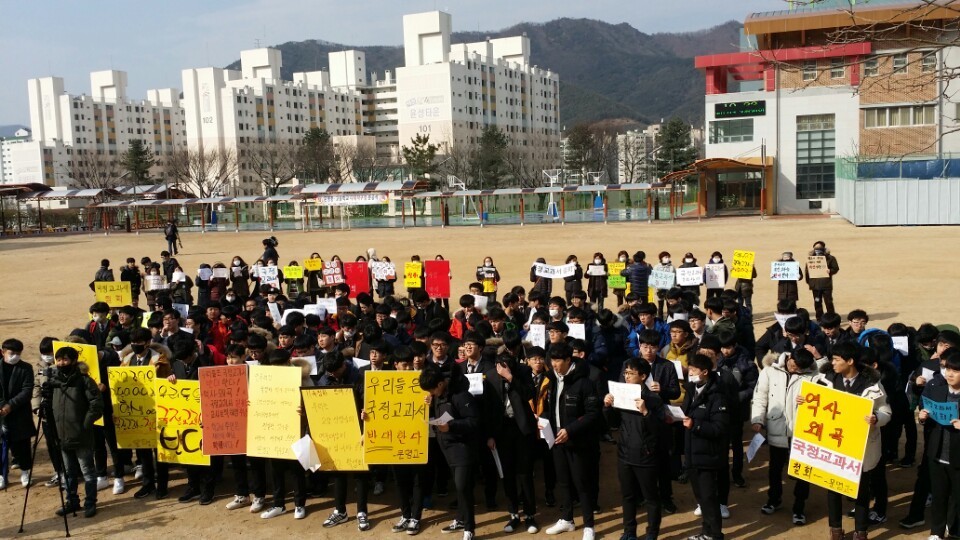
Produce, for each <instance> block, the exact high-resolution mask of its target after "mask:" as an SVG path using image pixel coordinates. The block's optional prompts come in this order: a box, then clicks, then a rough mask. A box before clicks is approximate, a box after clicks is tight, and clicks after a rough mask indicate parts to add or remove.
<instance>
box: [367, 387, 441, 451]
mask: <svg viewBox="0 0 960 540" xmlns="http://www.w3.org/2000/svg"><path fill="white" fill-rule="evenodd" d="M363 396H364V401H365V402H364V411H366V413H367V419H366V421H365V422H364V426H363V431H364V433H363V439H364V442H363V451H364V456H365V461H366V463H367V465H419V464H424V463H426V462H427V438H428V437H427V414H428V409H429V407H428V406H427V404H426V403H424V401H423V396H424V392H423V390H421V389H420V373H418V372H416V371H367V372H365V378H364V394H363Z"/></svg>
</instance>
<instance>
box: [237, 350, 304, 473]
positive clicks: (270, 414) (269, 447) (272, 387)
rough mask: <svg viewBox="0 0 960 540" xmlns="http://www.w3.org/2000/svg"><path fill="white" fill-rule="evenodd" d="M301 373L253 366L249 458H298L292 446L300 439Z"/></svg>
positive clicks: (249, 396)
mask: <svg viewBox="0 0 960 540" xmlns="http://www.w3.org/2000/svg"><path fill="white" fill-rule="evenodd" d="M300 373H301V372H300V368H299V367H297V366H250V386H249V390H248V391H247V399H248V400H249V401H250V406H249V407H248V408H247V455H248V456H253V457H267V458H276V459H296V458H297V457H296V456H295V455H294V454H293V448H291V446H292V445H293V443H295V442H297V441H298V440H300V437H301V434H300V416H299V415H297V407H299V406H300Z"/></svg>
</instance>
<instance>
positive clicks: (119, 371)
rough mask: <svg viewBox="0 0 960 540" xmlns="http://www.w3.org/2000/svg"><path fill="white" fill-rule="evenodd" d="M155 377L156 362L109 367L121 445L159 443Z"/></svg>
mask: <svg viewBox="0 0 960 540" xmlns="http://www.w3.org/2000/svg"><path fill="white" fill-rule="evenodd" d="M154 378H156V368H154V367H153V366H143V367H108V368H107V380H108V381H109V386H110V398H111V400H112V401H113V424H114V427H115V430H116V434H117V447H119V448H123V449H133V448H141V449H150V450H152V449H154V448H156V447H157V410H156V399H155V397H154V396H155V391H154V387H153V380H154Z"/></svg>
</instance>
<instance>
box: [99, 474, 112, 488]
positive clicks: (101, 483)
mask: <svg viewBox="0 0 960 540" xmlns="http://www.w3.org/2000/svg"><path fill="white" fill-rule="evenodd" d="M108 487H110V480H107V477H106V476H100V477H98V478H97V491H103V490H105V489H107V488H108Z"/></svg>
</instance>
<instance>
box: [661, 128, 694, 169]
mask: <svg viewBox="0 0 960 540" xmlns="http://www.w3.org/2000/svg"><path fill="white" fill-rule="evenodd" d="M657 145H658V146H659V147H660V149H659V150H657V172H658V174H659V175H660V176H661V177H662V176H663V175H665V174H668V173H672V172H674V171H682V170H684V169H686V168H688V167H689V166H690V165H692V164H693V162H694V161H696V160H697V149H696V147H694V146H693V145H692V144H691V143H690V125H689V124H687V123H686V122H684V121H683V120H681V119H679V118H676V117H674V118H671V119H670V121H669V122H667V123H666V124H664V125H663V128H661V130H660V134H659V135H658V136H657Z"/></svg>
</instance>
